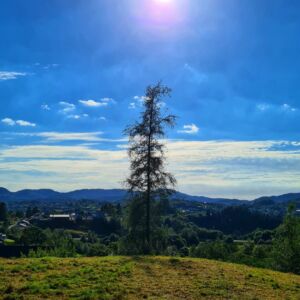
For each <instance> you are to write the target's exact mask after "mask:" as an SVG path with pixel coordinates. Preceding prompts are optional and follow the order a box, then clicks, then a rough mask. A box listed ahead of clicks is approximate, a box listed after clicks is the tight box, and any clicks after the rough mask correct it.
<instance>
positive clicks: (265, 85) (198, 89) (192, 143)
mask: <svg viewBox="0 0 300 300" xmlns="http://www.w3.org/2000/svg"><path fill="white" fill-rule="evenodd" d="M299 36H300V2H299V1H297V0H294V1H293V0H289V1H286V0H263V1H261V0H243V1H240V0H226V1H225V0H197V1H196V0H89V1H86V0H64V1H61V0H43V1H40V0H26V1H24V0H3V1H1V2H0V37H1V42H0V53H1V55H0V186H3V187H6V188H8V189H10V190H12V191H16V190H20V189H24V188H52V189H56V190H59V191H69V190H73V189H79V188H120V187H123V185H122V182H123V181H124V179H125V178H126V176H127V175H128V166H129V163H128V159H127V154H126V145H127V138H126V136H124V135H123V130H124V128H125V126H126V125H128V124H131V123H133V122H134V121H135V120H136V119H137V118H138V117H139V113H140V111H141V109H142V107H141V102H142V99H143V98H142V97H143V95H144V92H145V88H146V86H148V85H151V84H155V83H157V82H158V81H160V80H162V82H163V83H164V84H165V85H167V86H169V87H170V88H172V97H171V98H168V99H165V103H166V105H165V107H164V108H163V109H168V111H169V112H171V113H172V114H175V115H177V116H178V121H177V125H176V126H175V128H174V129H172V130H168V132H167V138H166V140H165V143H166V147H167V150H168V151H167V157H168V163H167V168H168V169H169V170H170V171H172V172H173V173H174V175H175V176H176V178H177V181H178V186H177V189H178V190H180V191H182V192H186V193H189V194H193V195H204V196H210V197H228V198H239V199H254V198H256V197H259V196H262V195H275V194H283V193H288V192H300V122H299V119H300V100H299V97H300V89H299V86H300V77H299V69H300V39H299Z"/></svg>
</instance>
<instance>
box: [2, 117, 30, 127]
mask: <svg viewBox="0 0 300 300" xmlns="http://www.w3.org/2000/svg"><path fill="white" fill-rule="evenodd" d="M1 122H2V123H4V124H5V125H8V126H15V125H19V126H22V127H35V126H36V124H35V123H31V122H28V121H24V120H16V121H15V120H13V119H11V118H4V119H2V120H1Z"/></svg>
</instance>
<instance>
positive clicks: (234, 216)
mask: <svg viewBox="0 0 300 300" xmlns="http://www.w3.org/2000/svg"><path fill="white" fill-rule="evenodd" d="M189 219H190V221H192V222H193V223H195V224H196V225H197V226H199V227H206V228H211V229H217V230H221V231H222V232H224V233H227V234H232V233H236V234H246V233H249V232H252V231H254V230H255V229H256V228H261V229H273V228H275V227H277V226H279V224H280V223H281V222H282V218H281V217H280V216H275V215H269V214H268V215H267V214H262V213H259V212H257V211H251V210H250V209H249V208H248V207H246V206H229V207H226V208H225V209H223V210H220V211H210V210H208V211H207V213H206V214H205V215H202V214H198V215H195V214H194V215H191V216H190V218H189Z"/></svg>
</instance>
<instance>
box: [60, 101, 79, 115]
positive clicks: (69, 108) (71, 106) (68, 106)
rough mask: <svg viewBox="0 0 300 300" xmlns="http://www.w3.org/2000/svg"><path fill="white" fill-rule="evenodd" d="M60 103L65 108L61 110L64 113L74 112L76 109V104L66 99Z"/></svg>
mask: <svg viewBox="0 0 300 300" xmlns="http://www.w3.org/2000/svg"><path fill="white" fill-rule="evenodd" d="M59 105H60V106H62V107H63V109H61V110H60V112H61V113H64V114H67V113H69V112H72V111H74V110H75V109H76V106H75V104H73V103H69V102H66V101H60V102H59Z"/></svg>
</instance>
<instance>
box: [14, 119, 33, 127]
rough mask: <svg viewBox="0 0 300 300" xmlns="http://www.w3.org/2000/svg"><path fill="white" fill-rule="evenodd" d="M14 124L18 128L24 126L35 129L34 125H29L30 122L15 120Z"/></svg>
mask: <svg viewBox="0 0 300 300" xmlns="http://www.w3.org/2000/svg"><path fill="white" fill-rule="evenodd" d="M16 123H17V124H18V125H20V126H25V127H35V126H36V124H35V123H31V122H28V121H23V120H17V121H16Z"/></svg>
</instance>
